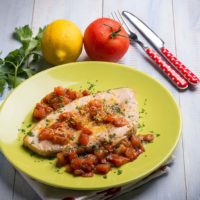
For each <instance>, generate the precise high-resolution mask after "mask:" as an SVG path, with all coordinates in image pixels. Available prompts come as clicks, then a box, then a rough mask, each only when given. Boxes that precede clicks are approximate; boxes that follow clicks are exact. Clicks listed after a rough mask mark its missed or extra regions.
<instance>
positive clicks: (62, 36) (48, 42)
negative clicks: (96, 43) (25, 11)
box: [41, 20, 83, 65]
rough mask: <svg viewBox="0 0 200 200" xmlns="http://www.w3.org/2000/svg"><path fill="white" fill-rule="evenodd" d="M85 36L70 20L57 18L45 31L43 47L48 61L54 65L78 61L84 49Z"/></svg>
mask: <svg viewBox="0 0 200 200" xmlns="http://www.w3.org/2000/svg"><path fill="white" fill-rule="evenodd" d="M82 45H83V36H82V33H81V30H80V29H79V27H78V26H77V25H76V24H74V23H73V22H71V21H70V20H56V21H53V22H52V23H51V24H49V25H48V26H47V27H46V28H45V30H44V33H43V37H42V41H41V47H42V53H43V56H44V58H45V60H46V61H47V62H49V63H50V64H53V65H59V64H64V63H68V62H73V61H76V59H77V58H78V57H79V55H80V54H81V51H82Z"/></svg>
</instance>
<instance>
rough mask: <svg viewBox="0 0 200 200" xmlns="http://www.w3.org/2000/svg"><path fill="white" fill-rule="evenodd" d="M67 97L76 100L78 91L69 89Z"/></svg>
mask: <svg viewBox="0 0 200 200" xmlns="http://www.w3.org/2000/svg"><path fill="white" fill-rule="evenodd" d="M67 96H68V97H69V98H70V99H71V100H74V99H76V98H77V97H78V96H77V92H76V91H73V90H70V89H68V90H67Z"/></svg>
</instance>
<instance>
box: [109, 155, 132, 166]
mask: <svg viewBox="0 0 200 200" xmlns="http://www.w3.org/2000/svg"><path fill="white" fill-rule="evenodd" d="M108 160H109V161H110V162H111V163H112V164H113V165H114V166H116V167H120V166H122V165H123V164H125V163H127V162H129V159H128V158H126V157H123V156H120V155H118V154H111V156H110V157H108Z"/></svg>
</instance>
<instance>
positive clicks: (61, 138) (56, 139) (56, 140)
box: [51, 134, 68, 145]
mask: <svg viewBox="0 0 200 200" xmlns="http://www.w3.org/2000/svg"><path fill="white" fill-rule="evenodd" d="M51 141H52V143H53V144H60V145H65V144H67V143H68V138H67V136H66V135H64V134H63V135H57V134H54V136H53V138H52V140H51Z"/></svg>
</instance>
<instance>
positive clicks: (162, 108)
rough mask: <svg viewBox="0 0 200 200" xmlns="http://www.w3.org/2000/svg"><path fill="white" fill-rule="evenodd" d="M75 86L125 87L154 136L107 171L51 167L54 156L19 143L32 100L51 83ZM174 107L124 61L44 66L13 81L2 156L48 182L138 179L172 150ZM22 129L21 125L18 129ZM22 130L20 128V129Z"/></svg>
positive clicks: (84, 184) (104, 184)
mask: <svg viewBox="0 0 200 200" xmlns="http://www.w3.org/2000/svg"><path fill="white" fill-rule="evenodd" d="M59 85H61V86H65V87H70V88H74V89H80V88H81V87H82V88H87V87H90V89H91V90H95V91H103V90H107V89H112V88H118V87H130V88H133V90H134V91H135V93H136V98H137V101H138V103H139V109H140V126H139V127H140V131H141V132H144V133H145V132H148V131H153V132H154V134H155V141H154V142H153V143H151V144H148V145H146V146H145V148H146V151H145V153H143V154H142V155H141V156H139V157H138V158H137V159H136V160H135V161H134V162H131V163H128V164H126V165H124V166H122V167H121V168H120V171H119V170H117V169H113V170H112V171H111V172H109V174H108V175H107V176H100V175H95V176H94V177H90V178H83V177H74V176H72V175H70V174H68V173H65V172H64V169H57V168H56V167H55V160H50V159H42V158H40V157H37V156H35V155H33V154H32V153H31V152H29V151H27V150H26V149H24V148H23V147H22V138H23V135H24V134H25V133H24V132H26V131H27V130H28V129H30V127H29V126H30V125H29V123H30V122H31V110H32V109H33V107H34V106H35V104H36V102H38V101H40V99H41V98H42V97H43V96H44V95H46V94H47V93H48V92H50V91H52V89H53V88H54V87H55V86H59ZM180 127H181V120H180V113H179V109H178V107H177V105H176V103H175V101H174V99H173V97H172V95H171V94H170V93H169V92H168V91H167V89H166V88H164V87H163V86H162V85H161V84H160V83H159V82H158V81H156V80H154V79H153V78H151V77H150V76H148V75H146V74H144V73H142V72H140V71H138V70H135V69H132V68H131V67H127V66H124V65H119V64H113V63H106V62H79V63H72V64H66V65H62V66H58V67H54V68H51V69H49V70H46V71H43V72H41V73H39V74H37V75H35V76H33V77H31V78H30V79H28V80H27V81H25V82H24V83H22V84H21V85H20V86H19V87H17V88H16V89H15V90H14V91H13V92H12V94H11V95H10V96H9V97H8V99H7V100H6V101H5V103H4V104H3V106H2V109H1V112H0V144H1V150H2V152H3V153H4V155H5V156H6V157H7V159H8V160H9V161H10V162H11V163H12V164H13V165H14V166H15V167H16V168H17V169H19V170H21V171H22V172H24V173H25V174H27V175H29V176H30V177H32V178H34V179H36V180H38V181H41V182H43V183H46V184H48V185H52V186H56V187H61V188H72V189H81V190H88V189H99V188H108V187H112V186H116V185H122V184H125V183H128V182H130V181H137V180H139V179H141V178H143V177H145V176H146V175H148V174H150V173H151V172H153V171H154V170H155V169H156V168H158V167H159V166H161V165H162V164H163V163H164V162H165V161H166V160H167V159H168V158H169V156H170V155H171V153H172V152H173V150H174V148H175V146H176V144H177V142H178V139H179V137H180V129H181V128H180ZM19 129H21V130H19ZM19 132H21V133H19Z"/></svg>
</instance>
